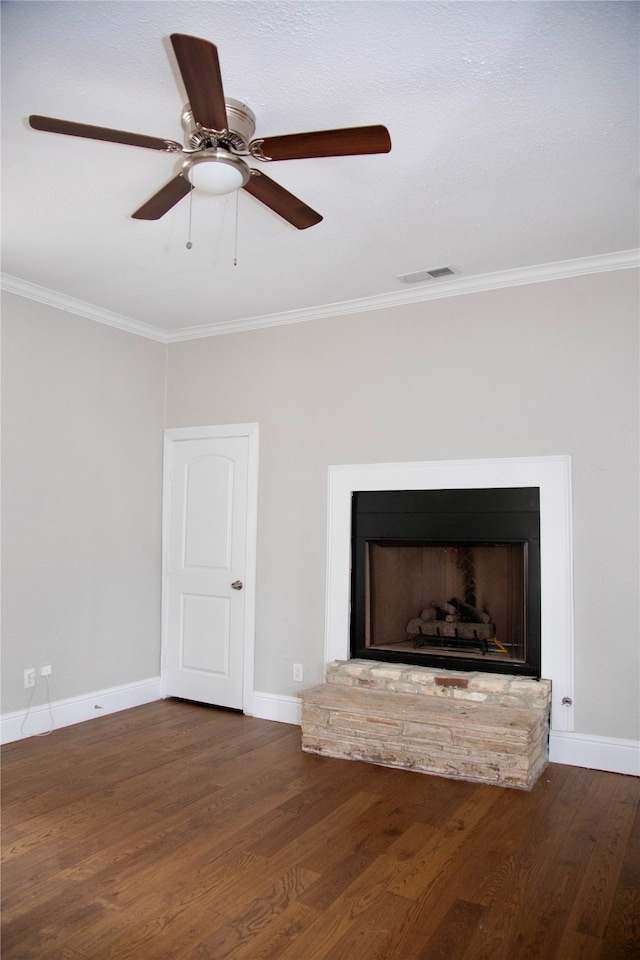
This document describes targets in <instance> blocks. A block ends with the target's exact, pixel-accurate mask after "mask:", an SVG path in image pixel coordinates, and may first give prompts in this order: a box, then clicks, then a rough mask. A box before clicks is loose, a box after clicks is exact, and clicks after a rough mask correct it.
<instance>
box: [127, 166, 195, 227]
mask: <svg viewBox="0 0 640 960" xmlns="http://www.w3.org/2000/svg"><path fill="white" fill-rule="evenodd" d="M192 189H193V188H192V186H191V184H190V183H189V181H188V180H185V178H184V177H183V176H182V174H181V173H179V174H178V176H177V177H174V178H173V180H169V182H168V183H165V185H164V187H161V188H160V190H158V192H157V193H154V195H153V196H152V197H151V199H150V200H147V202H146V203H143V204H142V206H141V207H140V208H139V209H138V210H136V212H135V213H132V214H131V216H132V217H133V219H134V220H159V219H160V217H163V216H164V215H165V213H167V212H168V211H169V210H171V207H175V205H176V203H178V201H179V200H182V198H183V197H186V196H187V194H188V193H189V191H190V190H192Z"/></svg>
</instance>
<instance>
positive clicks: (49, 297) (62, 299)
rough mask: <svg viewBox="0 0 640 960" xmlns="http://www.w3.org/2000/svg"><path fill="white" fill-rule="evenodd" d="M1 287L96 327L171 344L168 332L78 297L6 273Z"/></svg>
mask: <svg viewBox="0 0 640 960" xmlns="http://www.w3.org/2000/svg"><path fill="white" fill-rule="evenodd" d="M0 286H1V287H2V289H3V290H6V291H7V292H8V293H16V294H18V296H20V297H26V299H27V300H36V301H37V302H38V303H46V304H47V305H48V306H50V307H57V309H58V310H65V311H66V312H67V313H73V314H75V315H76V316H78V317H86V318H87V320H95V321H96V323H106V324H107V326H109V327H116V328H117V329H118V330H126V331H127V333H135V334H137V335H138V336H139V337H147V339H149V340H159V341H160V342H161V343H166V342H167V338H166V333H165V331H164V330H161V329H160V328H159V327H154V326H153V325H152V324H150V323H142V321H140V320H131V319H130V317H123V316H122V315H121V314H119V313H112V312H111V311H110V310H103V309H102V307H97V306H96V305H95V304H93V303H86V301H84V300H76V298H75V297H68V296H66V294H64V293H58V292H57V290H50V289H49V288H48V287H40V286H38V284H37V283H30V282H29V281H28V280H21V279H20V278H19V277H12V276H10V275H9V274H7V273H3V274H1V275H0Z"/></svg>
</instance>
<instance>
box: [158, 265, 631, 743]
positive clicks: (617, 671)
mask: <svg viewBox="0 0 640 960" xmlns="http://www.w3.org/2000/svg"><path fill="white" fill-rule="evenodd" d="M243 421H258V422H259V423H260V438H261V449H260V494H259V529H258V584H257V611H256V613H257V637H256V687H257V689H260V690H262V691H268V692H270V693H273V694H280V695H285V696H286V695H292V694H295V693H296V692H297V690H299V689H300V687H299V686H298V685H294V684H293V682H292V679H291V664H292V663H293V662H294V661H295V662H302V663H303V664H304V669H305V684H307V683H309V684H310V683H313V682H320V681H321V679H322V669H323V643H324V604H325V562H326V553H325V551H326V506H327V504H326V493H327V467H328V465H330V464H339V463H344V464H346V463H367V462H374V463H375V462H390V461H416V460H431V459H433V460H447V459H454V460H455V459H476V458H477V459H481V458H487V457H511V456H545V455H553V454H569V455H571V457H572V470H573V482H574V490H573V510H574V514H573V522H574V534H575V544H574V568H575V604H576V611H575V640H576V701H575V702H576V730H577V731H578V732H579V733H584V734H592V735H597V736H602V737H613V738H624V739H629V740H637V739H639V738H640V662H639V643H638V624H639V610H638V434H639V430H638V278H637V274H636V273H635V271H618V272H612V273H603V274H599V275H592V276H585V277H581V278H574V279H568V280H561V281H553V282H547V283H540V284H533V285H530V286H523V287H516V288H511V289H505V290H499V291H494V292H489V293H482V294H473V295H468V296H460V297H454V298H450V299H446V300H436V301H431V302H426V303H422V304H414V305H407V306H404V307H401V308H397V309H393V310H378V311H372V312H369V313H363V314H359V315H352V316H348V317H336V318H331V319H328V320H319V321H313V322H307V323H301V324H297V325H292V326H282V327H278V328H272V329H267V330H260V331H254V332H247V333H239V334H232V335H227V336H221V337H211V338H209V339H201V340H193V341H186V342H182V343H176V344H172V345H171V346H170V348H169V378H168V394H167V423H166V425H167V426H170V427H177V426H190V425H197V424H210V423H227V422H228V423H236V422H243Z"/></svg>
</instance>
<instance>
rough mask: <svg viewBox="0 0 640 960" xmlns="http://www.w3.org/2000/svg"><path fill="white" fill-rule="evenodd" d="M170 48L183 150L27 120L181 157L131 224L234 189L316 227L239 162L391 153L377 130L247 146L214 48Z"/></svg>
mask: <svg viewBox="0 0 640 960" xmlns="http://www.w3.org/2000/svg"><path fill="white" fill-rule="evenodd" d="M171 44H172V46H173V50H174V53H175V55H176V60H177V62H178V67H179V70H180V73H181V75H182V80H183V83H184V86H185V89H186V91H187V96H188V98H189V103H188V104H187V105H186V107H185V109H184V111H183V113H182V126H183V128H184V131H185V137H186V141H187V144H188V146H186V147H183V146H182V145H181V144H179V143H177V142H176V141H175V140H162V139H160V138H158V137H148V136H144V135H143V134H137V133H127V132H126V131H124V130H111V129H109V128H108V127H95V126H92V125H90V124H84V123H73V122H71V121H68V120H56V119H55V118H53V117H40V116H30V117H29V124H30V126H31V127H33V128H34V129H35V130H44V131H46V132H49V133H64V134H68V135H69V136H72V137H86V138H88V139H90V140H106V141H108V142H110V143H124V144H130V145H131V146H134V147H146V148H147V149H149V150H160V151H162V152H164V153H173V154H177V153H180V154H183V155H184V156H185V157H186V159H185V160H184V162H183V164H182V170H181V171H180V173H178V174H177V176H175V177H173V179H172V180H169V182H168V183H166V184H165V185H164V186H163V187H161V188H160V190H158V191H157V193H155V194H154V195H153V196H152V197H151V198H150V199H149V200H147V202H146V203H144V204H143V205H142V206H141V207H140V208H139V209H138V210H136V211H135V213H133V214H132V216H133V217H134V219H136V220H159V219H160V217H162V216H164V214H165V213H167V212H168V211H169V210H170V209H171V208H172V207H173V206H175V204H176V203H178V201H179V200H182V198H183V197H185V196H187V194H189V193H190V192H191V190H192V189H193V188H196V189H199V190H203V191H205V192H207V193H212V194H225V193H232V192H233V191H235V190H239V189H240V188H242V189H244V190H246V191H247V193H250V194H251V195H252V196H253V197H255V198H256V199H257V200H260V201H261V202H262V203H264V204H265V205H266V206H267V207H269V208H270V209H271V210H273V211H274V212H275V213H277V214H279V215H280V216H281V217H283V218H284V219H285V220H287V221H288V222H289V223H291V224H292V225H293V226H294V227H297V228H298V230H304V229H306V228H307V227H311V226H313V225H314V224H316V223H319V222H320V221H321V220H322V217H321V216H320V214H319V213H316V211H315V210H312V209H311V207H308V206H307V204H306V203H303V202H302V200H299V199H298V198H297V197H295V196H294V195H293V194H292V193H289V191H288V190H285V189H284V187H281V186H280V185H279V184H278V183H276V182H275V180H272V179H271V178H270V177H268V176H267V175H266V174H264V173H262V171H261V170H257V169H255V168H252V167H250V166H249V165H248V163H247V162H246V161H245V160H244V159H243V157H247V158H252V159H254V160H259V161H264V162H269V161H273V160H303V159H307V158H311V157H344V156H356V155H362V154H369V153H388V152H389V150H390V149H391V139H390V137H389V132H388V130H387V129H386V127H383V126H380V125H377V126H368V127H350V128H347V129H341V130H316V131H312V132H309V133H292V134H287V135H284V136H278V137H265V138H264V139H255V140H252V139H251V138H252V137H253V134H254V132H255V126H256V120H255V116H254V114H253V111H252V110H251V109H250V108H249V107H248V106H247V105H246V104H244V103H241V102H240V101H239V100H233V99H232V98H230V97H225V95H224V90H223V87H222V76H221V73H220V63H219V61H218V51H217V49H216V47H215V46H214V45H213V44H212V43H210V42H209V41H208V40H201V39H199V38H198V37H190V36H186V35H185V34H181V33H174V34H172V35H171Z"/></svg>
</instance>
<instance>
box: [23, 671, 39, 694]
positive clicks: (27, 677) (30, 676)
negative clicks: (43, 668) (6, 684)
mask: <svg viewBox="0 0 640 960" xmlns="http://www.w3.org/2000/svg"><path fill="white" fill-rule="evenodd" d="M35 685H36V668H35V667H29V668H28V669H27V670H25V672H24V688H25V690H28V689H29V687H35Z"/></svg>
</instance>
